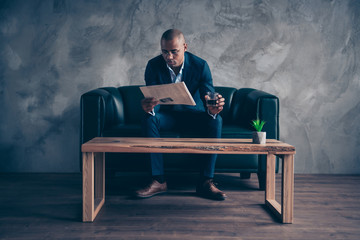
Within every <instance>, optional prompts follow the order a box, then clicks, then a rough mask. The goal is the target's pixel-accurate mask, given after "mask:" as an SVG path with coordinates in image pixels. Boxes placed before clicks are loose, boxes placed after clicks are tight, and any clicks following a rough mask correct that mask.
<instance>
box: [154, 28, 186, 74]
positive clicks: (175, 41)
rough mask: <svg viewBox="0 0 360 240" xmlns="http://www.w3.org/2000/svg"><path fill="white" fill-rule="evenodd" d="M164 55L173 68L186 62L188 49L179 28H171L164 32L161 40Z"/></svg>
mask: <svg viewBox="0 0 360 240" xmlns="http://www.w3.org/2000/svg"><path fill="white" fill-rule="evenodd" d="M160 46H161V52H162V56H163V58H164V59H165V61H166V63H167V64H168V65H169V67H171V68H173V69H174V68H179V67H181V65H182V64H183V62H184V53H185V51H186V50H187V44H186V43H185V38H184V35H183V33H182V32H181V31H179V30H177V29H169V30H167V31H166V32H164V33H163V35H162V36H161V41H160Z"/></svg>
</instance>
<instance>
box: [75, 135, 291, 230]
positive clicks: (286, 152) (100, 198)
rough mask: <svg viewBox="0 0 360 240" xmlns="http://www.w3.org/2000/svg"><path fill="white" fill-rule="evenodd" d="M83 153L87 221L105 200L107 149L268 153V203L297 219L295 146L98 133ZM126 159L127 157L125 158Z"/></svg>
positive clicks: (287, 219) (288, 220)
mask: <svg viewBox="0 0 360 240" xmlns="http://www.w3.org/2000/svg"><path fill="white" fill-rule="evenodd" d="M81 151H82V153H83V172H82V174H83V222H93V221H94V219H95V217H96V215H97V214H98V213H99V211H100V209H101V208H102V206H103V205H104V203H105V153H106V152H121V153H198V154H209V153H216V154H266V155H267V158H266V159H267V161H266V189H265V205H266V206H268V207H269V209H270V210H271V211H272V212H273V213H274V214H275V216H276V217H278V218H279V219H280V221H281V222H282V223H292V222H293V208H294V206H293V205H294V154H295V147H293V146H291V145H289V144H287V143H283V142H280V141H278V140H273V139H268V140H267V141H266V144H253V143H251V139H229V138H221V139H214V138H108V137H97V138H94V139H92V140H90V141H88V142H86V143H84V144H83V145H82V146H81ZM276 156H278V157H280V158H281V159H282V180H281V181H282V184H281V188H282V191H281V200H282V201H281V204H280V203H279V202H277V201H276V200H275V159H276ZM124 161H126V159H124Z"/></svg>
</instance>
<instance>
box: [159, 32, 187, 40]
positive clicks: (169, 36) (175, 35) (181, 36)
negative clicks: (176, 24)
mask: <svg viewBox="0 0 360 240" xmlns="http://www.w3.org/2000/svg"><path fill="white" fill-rule="evenodd" d="M174 38H179V39H183V40H184V42H185V37H184V34H183V33H182V32H181V31H180V30H178V29H169V30H167V31H165V32H164V33H163V35H162V36H161V40H160V41H162V40H165V41H170V40H173V39H174Z"/></svg>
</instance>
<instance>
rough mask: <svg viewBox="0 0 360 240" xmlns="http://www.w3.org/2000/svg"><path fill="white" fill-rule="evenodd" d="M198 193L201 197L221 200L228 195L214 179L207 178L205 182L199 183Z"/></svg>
mask: <svg viewBox="0 0 360 240" xmlns="http://www.w3.org/2000/svg"><path fill="white" fill-rule="evenodd" d="M196 193H197V194H198V195H200V196H201V197H204V198H209V199H213V200H220V201H222V200H225V198H226V197H227V196H226V194H225V193H223V192H222V191H220V190H219V189H218V188H217V187H216V186H215V184H214V183H213V181H212V179H208V180H205V181H204V182H201V183H200V184H198V185H197V187H196Z"/></svg>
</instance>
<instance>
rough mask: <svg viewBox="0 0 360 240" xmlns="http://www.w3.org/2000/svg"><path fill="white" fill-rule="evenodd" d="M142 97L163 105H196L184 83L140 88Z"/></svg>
mask: <svg viewBox="0 0 360 240" xmlns="http://www.w3.org/2000/svg"><path fill="white" fill-rule="evenodd" d="M140 90H141V92H142V93H143V94H144V97H146V98H150V97H154V98H156V99H158V100H159V101H160V103H159V104H163V105H176V104H182V105H191V106H195V105H196V103H195V101H194V99H193V97H192V96H191V94H190V92H189V90H188V89H187V87H186V85H185V83H184V82H179V83H169V84H161V85H153V86H144V87H140Z"/></svg>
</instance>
